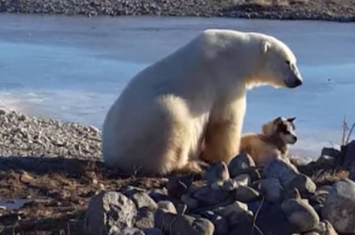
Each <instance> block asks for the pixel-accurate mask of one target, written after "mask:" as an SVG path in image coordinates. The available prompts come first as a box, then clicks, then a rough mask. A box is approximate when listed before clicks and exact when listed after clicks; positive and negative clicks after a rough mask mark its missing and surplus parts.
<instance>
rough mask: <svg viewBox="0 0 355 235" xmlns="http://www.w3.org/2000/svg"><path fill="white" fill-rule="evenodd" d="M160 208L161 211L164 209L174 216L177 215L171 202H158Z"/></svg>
mask: <svg viewBox="0 0 355 235" xmlns="http://www.w3.org/2000/svg"><path fill="white" fill-rule="evenodd" d="M158 207H159V209H162V210H164V211H165V212H170V213H173V214H176V213H177V212H176V208H175V206H174V204H173V203H172V202H170V201H160V202H158Z"/></svg>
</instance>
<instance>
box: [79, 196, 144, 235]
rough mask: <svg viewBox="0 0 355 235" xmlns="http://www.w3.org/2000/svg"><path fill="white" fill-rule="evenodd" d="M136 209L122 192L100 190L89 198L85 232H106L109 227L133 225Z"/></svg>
mask: <svg viewBox="0 0 355 235" xmlns="http://www.w3.org/2000/svg"><path fill="white" fill-rule="evenodd" d="M136 215H137V209H136V206H135V204H134V203H133V201H131V200H130V199H129V198H127V197H126V196H125V195H123V194H122V193H118V192H102V193H99V194H97V195H95V196H94V197H93V198H91V200H90V203H89V206H88V209H87V211H86V216H85V222H84V231H85V234H107V233H108V232H109V231H110V230H111V227H113V226H116V227H118V228H121V229H122V228H126V227H133V224H134V221H135V218H136Z"/></svg>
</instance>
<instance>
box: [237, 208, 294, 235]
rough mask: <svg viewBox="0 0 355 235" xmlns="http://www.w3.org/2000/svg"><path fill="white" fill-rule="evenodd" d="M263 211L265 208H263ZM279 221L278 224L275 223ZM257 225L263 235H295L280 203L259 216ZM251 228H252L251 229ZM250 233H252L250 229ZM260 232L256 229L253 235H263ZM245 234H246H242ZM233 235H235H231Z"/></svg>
mask: <svg viewBox="0 0 355 235" xmlns="http://www.w3.org/2000/svg"><path fill="white" fill-rule="evenodd" d="M261 210H263V208H261ZM275 221H277V223H276V222H275ZM256 225H257V226H258V227H259V229H260V230H261V231H262V232H263V234H270V235H271V234H272V235H286V234H294V231H293V228H292V225H291V223H290V222H289V221H288V220H287V218H286V216H285V214H284V212H283V211H282V209H281V206H280V205H279V204H278V203H275V204H273V205H271V206H270V207H268V208H267V210H265V211H264V212H263V213H260V214H258V216H257V218H256ZM249 228H252V226H251V227H249ZM248 231H249V232H248V233H245V234H252V233H250V229H249V230H248ZM257 231H258V230H256V229H254V233H253V235H261V234H260V233H259V232H257ZM240 234H244V233H240ZM231 235H233V234H231Z"/></svg>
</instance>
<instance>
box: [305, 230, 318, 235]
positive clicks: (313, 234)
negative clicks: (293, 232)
mask: <svg viewBox="0 0 355 235" xmlns="http://www.w3.org/2000/svg"><path fill="white" fill-rule="evenodd" d="M303 235H321V234H320V233H317V232H314V231H312V232H308V233H304V234H303Z"/></svg>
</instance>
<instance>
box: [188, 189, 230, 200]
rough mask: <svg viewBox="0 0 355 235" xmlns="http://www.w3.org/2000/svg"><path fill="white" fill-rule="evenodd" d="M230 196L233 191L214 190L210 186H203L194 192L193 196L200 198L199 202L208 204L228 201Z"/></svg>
mask: <svg viewBox="0 0 355 235" xmlns="http://www.w3.org/2000/svg"><path fill="white" fill-rule="evenodd" d="M230 196H231V192H226V191H224V190H223V189H219V190H212V189H211V188H210V187H208V186H205V187H202V188H200V189H198V190H196V191H195V192H194V193H193V194H192V197H193V198H194V199H196V200H198V202H199V203H204V204H207V205H215V204H218V203H221V202H224V201H227V200H228V199H229V197H230ZM185 203H186V202H185ZM186 204H187V203H186Z"/></svg>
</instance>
